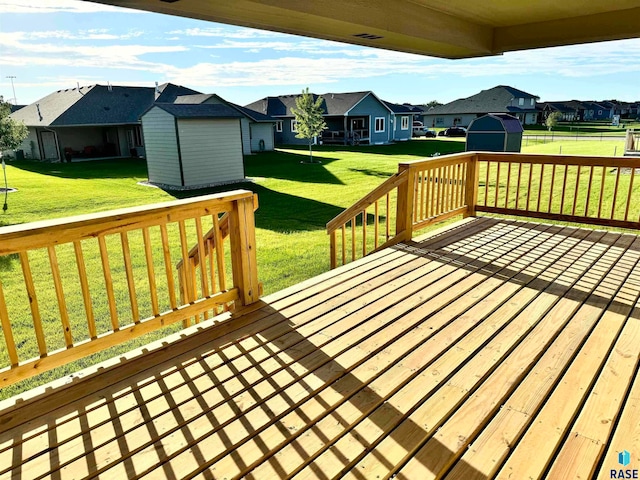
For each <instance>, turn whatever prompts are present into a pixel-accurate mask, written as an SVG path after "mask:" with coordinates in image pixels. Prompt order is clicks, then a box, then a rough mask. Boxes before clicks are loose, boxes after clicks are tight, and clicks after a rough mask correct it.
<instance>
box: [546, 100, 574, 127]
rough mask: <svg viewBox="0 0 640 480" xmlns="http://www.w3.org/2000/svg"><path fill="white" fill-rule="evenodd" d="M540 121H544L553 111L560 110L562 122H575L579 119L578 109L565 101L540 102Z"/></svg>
mask: <svg viewBox="0 0 640 480" xmlns="http://www.w3.org/2000/svg"><path fill="white" fill-rule="evenodd" d="M538 107H540V108H541V109H542V110H541V115H540V123H544V121H545V120H546V118H547V117H548V116H549V115H551V114H552V113H553V112H560V114H561V117H560V121H562V122H574V121H577V120H578V111H576V109H575V108H574V107H572V106H568V105H566V104H565V103H564V102H540V103H538Z"/></svg>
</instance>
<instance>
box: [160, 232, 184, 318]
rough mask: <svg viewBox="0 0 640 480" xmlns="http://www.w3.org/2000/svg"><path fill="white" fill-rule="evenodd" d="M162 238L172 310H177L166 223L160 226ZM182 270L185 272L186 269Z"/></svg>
mask: <svg viewBox="0 0 640 480" xmlns="http://www.w3.org/2000/svg"><path fill="white" fill-rule="evenodd" d="M160 238H161V240H162V256H163V257H164V269H165V274H166V276H167V288H168V289H169V305H171V309H172V310H175V309H177V308H178V300H177V298H176V284H175V280H174V278H173V264H172V262H171V250H170V249H169V235H168V234H167V226H166V225H165V224H164V223H163V224H161V225H160ZM182 270H184V267H183V268H182ZM180 291H182V288H180Z"/></svg>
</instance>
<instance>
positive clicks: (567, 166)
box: [560, 165, 569, 215]
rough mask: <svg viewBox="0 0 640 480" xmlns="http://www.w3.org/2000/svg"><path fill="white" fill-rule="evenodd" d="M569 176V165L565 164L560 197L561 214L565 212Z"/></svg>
mask: <svg viewBox="0 0 640 480" xmlns="http://www.w3.org/2000/svg"><path fill="white" fill-rule="evenodd" d="M568 176H569V165H565V166H564V178H563V179H562V196H561V197H560V215H562V214H563V213H564V198H565V193H566V191H567V177H568Z"/></svg>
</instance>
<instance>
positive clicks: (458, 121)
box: [453, 117, 462, 127]
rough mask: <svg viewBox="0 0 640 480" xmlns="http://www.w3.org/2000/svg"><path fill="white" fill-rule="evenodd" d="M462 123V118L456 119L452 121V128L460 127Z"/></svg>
mask: <svg viewBox="0 0 640 480" xmlns="http://www.w3.org/2000/svg"><path fill="white" fill-rule="evenodd" d="M461 123H462V117H456V118H454V119H453V126H454V127H455V126H456V125H460V124H461Z"/></svg>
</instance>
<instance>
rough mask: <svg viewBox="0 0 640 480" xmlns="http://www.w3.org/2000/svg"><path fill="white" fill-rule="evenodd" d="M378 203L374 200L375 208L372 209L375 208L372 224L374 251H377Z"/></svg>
mask: <svg viewBox="0 0 640 480" xmlns="http://www.w3.org/2000/svg"><path fill="white" fill-rule="evenodd" d="M378 202H379V200H376V203H375V207H374V208H375V213H374V224H373V229H374V238H375V240H374V242H373V245H374V248H375V249H376V250H377V249H378V234H379V225H378V223H379V222H378V217H379V215H380V212H379V210H378Z"/></svg>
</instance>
